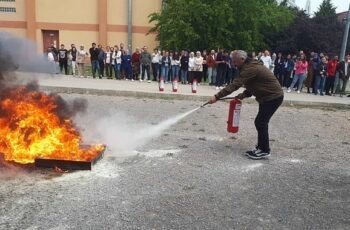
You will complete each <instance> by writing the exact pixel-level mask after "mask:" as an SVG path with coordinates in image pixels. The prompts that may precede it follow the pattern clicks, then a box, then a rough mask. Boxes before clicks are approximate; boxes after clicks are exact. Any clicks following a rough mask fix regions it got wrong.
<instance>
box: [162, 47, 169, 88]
mask: <svg viewBox="0 0 350 230" xmlns="http://www.w3.org/2000/svg"><path fill="white" fill-rule="evenodd" d="M170 64H171V60H170V57H169V52H168V51H164V56H163V57H162V64H161V74H160V77H162V78H163V79H164V81H165V83H168V81H169V79H168V77H169V67H170Z"/></svg>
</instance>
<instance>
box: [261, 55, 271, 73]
mask: <svg viewBox="0 0 350 230" xmlns="http://www.w3.org/2000/svg"><path fill="white" fill-rule="evenodd" d="M260 61H262V63H263V64H264V66H265V67H266V68H267V69H270V68H271V66H272V59H271V56H270V53H269V51H267V50H265V52H264V55H263V56H261V57H260Z"/></svg>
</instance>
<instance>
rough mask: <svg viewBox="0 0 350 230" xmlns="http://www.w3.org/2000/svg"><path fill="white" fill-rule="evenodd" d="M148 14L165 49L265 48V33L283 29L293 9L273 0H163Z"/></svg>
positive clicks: (292, 16) (290, 20)
mask: <svg viewBox="0 0 350 230" xmlns="http://www.w3.org/2000/svg"><path fill="white" fill-rule="evenodd" d="M164 2H165V7H164V9H163V10H162V11H161V12H156V13H153V14H151V15H149V20H150V22H154V23H155V26H154V27H153V28H152V29H151V30H150V32H155V33H157V40H158V41H160V46H161V47H162V48H165V49H191V50H203V49H208V48H215V49H216V48H218V47H225V48H236V49H237V48H240V49H245V50H249V51H252V50H257V49H263V48H268V47H267V44H266V42H265V39H264V37H265V34H267V33H270V34H271V33H276V32H278V31H281V30H283V29H285V28H286V27H287V26H288V25H289V24H290V23H291V22H292V21H293V18H294V14H293V12H292V11H291V10H290V9H288V8H287V7H285V6H283V5H280V4H278V3H277V1H276V0H244V1H242V0H191V1H188V0H165V1H164Z"/></svg>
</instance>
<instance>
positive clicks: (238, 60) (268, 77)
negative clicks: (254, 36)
mask: <svg viewBox="0 0 350 230" xmlns="http://www.w3.org/2000/svg"><path fill="white" fill-rule="evenodd" d="M233 61H234V64H235V66H237V68H238V69H239V77H237V78H236V79H235V80H234V81H233V82H232V83H231V84H230V85H228V86H227V87H226V88H224V89H223V90H221V91H220V92H218V93H217V94H216V95H214V96H213V97H212V98H211V99H210V100H209V103H211V104H213V103H215V102H216V101H217V100H219V99H220V98H223V97H225V96H227V95H229V94H231V93H232V92H234V91H236V90H238V89H239V88H240V87H242V86H244V87H245V88H246V90H245V91H244V92H243V93H240V94H238V95H237V96H236V98H237V99H241V100H242V99H244V98H246V97H251V96H253V95H254V96H255V97H256V100H257V101H258V103H259V112H258V114H257V116H256V118H255V127H256V130H257V131H258V143H257V145H256V147H255V148H254V149H253V150H251V151H247V152H246V154H247V156H248V157H249V158H251V159H255V160H258V159H262V158H266V157H269V156H270V155H271V150H270V144H269V129H268V128H269V121H270V119H271V117H272V115H273V114H274V113H275V112H276V111H277V109H278V108H279V106H280V105H281V104H282V102H283V97H284V95H283V90H282V88H281V85H280V84H279V82H278V80H277V79H276V77H275V76H274V75H273V73H272V72H271V71H270V70H268V69H267V68H266V67H263V64H262V63H260V62H258V61H255V60H252V59H250V58H248V55H247V53H246V52H245V51H243V50H238V51H235V52H234V53H233Z"/></svg>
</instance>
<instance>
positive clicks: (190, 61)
mask: <svg viewBox="0 0 350 230" xmlns="http://www.w3.org/2000/svg"><path fill="white" fill-rule="evenodd" d="M193 71H194V52H191V53H190V56H189V58H188V82H189V83H190V84H192V82H193Z"/></svg>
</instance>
